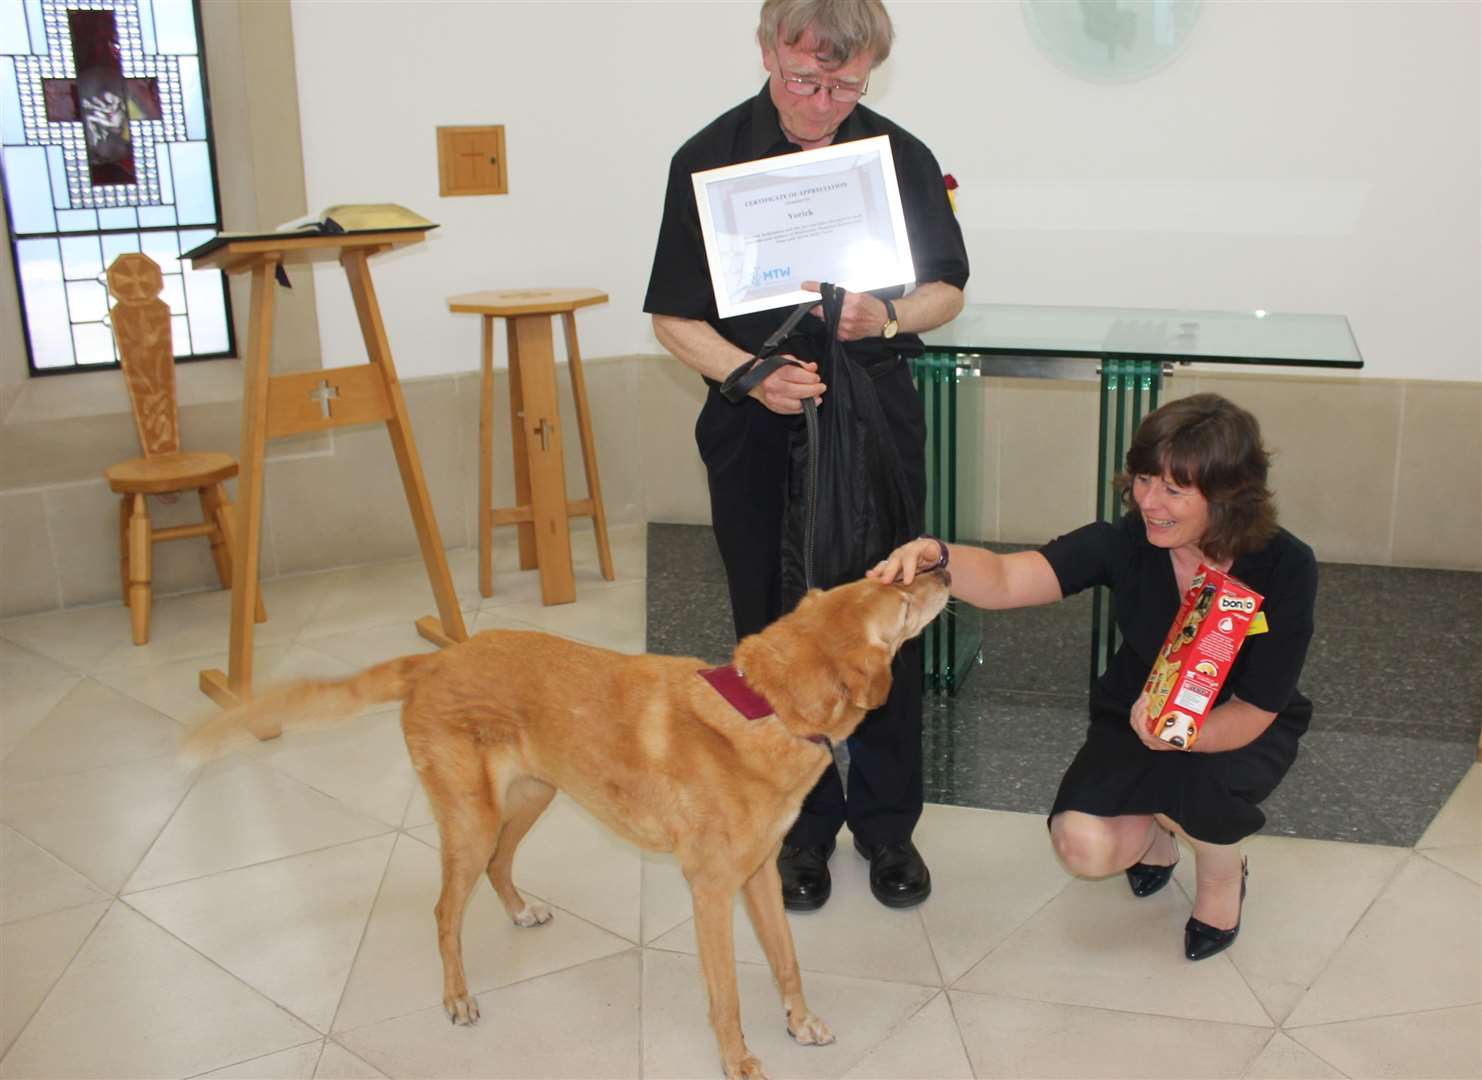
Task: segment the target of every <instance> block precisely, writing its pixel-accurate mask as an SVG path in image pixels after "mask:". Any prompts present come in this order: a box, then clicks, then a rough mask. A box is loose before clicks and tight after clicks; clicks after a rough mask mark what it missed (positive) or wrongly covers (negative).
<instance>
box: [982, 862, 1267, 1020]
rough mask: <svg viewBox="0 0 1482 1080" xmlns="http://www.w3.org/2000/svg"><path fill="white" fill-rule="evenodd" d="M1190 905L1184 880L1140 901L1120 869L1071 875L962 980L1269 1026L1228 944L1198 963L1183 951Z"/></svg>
mask: <svg viewBox="0 0 1482 1080" xmlns="http://www.w3.org/2000/svg"><path fill="white" fill-rule="evenodd" d="M1188 912H1189V902H1188V900H1187V899H1185V898H1184V897H1183V896H1182V895H1181V893H1180V891H1179V890H1178V889H1171V888H1170V889H1164V890H1163V891H1162V892H1160V893H1158V894H1156V895H1154V896H1151V897H1147V898H1145V899H1141V900H1139V899H1137V898H1136V897H1134V896H1132V894H1131V893H1129V892H1128V891H1127V882H1126V879H1125V878H1123V876H1122V875H1121V874H1118V875H1116V876H1115V877H1112V878H1107V879H1105V880H1102V881H1072V882H1071V883H1070V884H1069V885H1067V886H1066V887H1065V888H1064V889H1063V890H1062V891H1061V892H1060V894H1059V895H1058V896H1057V897H1055V899H1054V900H1052V901H1050V903H1049V904H1047V905H1046V906H1045V907H1044V908H1042V909H1041V910H1040V911H1039V913H1038V914H1036V915H1035V916H1034V917H1033V918H1031V919H1030V920H1029V921H1028V922H1026V923H1025V924H1024V925H1023V926H1021V927H1020V928H1019V929H1018V930H1017V931H1015V932H1014V934H1012V935H1011V936H1010V937H1009V938H1008V940H1007V941H1005V942H1004V943H1003V944H1002V945H1000V946H999V947H998V948H997V949H995V950H994V951H993V952H991V953H989V954H988V956H987V958H986V959H985V960H983V961H982V962H981V963H980V964H978V965H977V967H975V968H973V969H972V970H971V971H969V972H968V973H967V974H966V975H965V976H963V977H962V978H961V979H960V980H958V982H957V984H956V986H957V988H958V989H961V990H970V991H972V992H974V993H981V994H1004V995H1008V996H1012V997H1018V998H1030V999H1033V1000H1035V1001H1043V1002H1056V1003H1059V1004H1063V1005H1085V1006H1091V1007H1094V1008H1103V1009H1119V1010H1128V1011H1131V1012H1137V1013H1152V1014H1158V1015H1166V1016H1173V1017H1183V1018H1185V1019H1190V1020H1205V1021H1215V1022H1219V1023H1226V1024H1248V1025H1253V1026H1263V1025H1269V1024H1270V1020H1269V1018H1268V1017H1267V1015H1266V1013H1265V1010H1263V1009H1262V1008H1261V1005H1260V1002H1259V1001H1257V1000H1256V998H1255V996H1254V995H1253V994H1252V993H1251V991H1250V988H1249V987H1248V986H1246V984H1245V981H1244V980H1243V979H1241V977H1240V974H1239V973H1238V972H1237V971H1236V970H1235V968H1234V966H1233V965H1231V963H1230V957H1229V954H1228V953H1226V954H1225V955H1223V956H1217V957H1215V958H1213V959H1211V960H1206V961H1204V962H1203V963H1198V964H1191V963H1189V961H1188V960H1186V959H1184V955H1183V925H1184V922H1185V920H1186V919H1187V918H1188ZM1236 948H1239V945H1238V944H1237V945H1236Z"/></svg>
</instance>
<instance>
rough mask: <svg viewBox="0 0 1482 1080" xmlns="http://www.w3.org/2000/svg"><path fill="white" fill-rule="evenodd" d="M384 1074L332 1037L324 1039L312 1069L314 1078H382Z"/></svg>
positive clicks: (352, 1079) (332, 1079)
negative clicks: (317, 1063) (321, 1049)
mask: <svg viewBox="0 0 1482 1080" xmlns="http://www.w3.org/2000/svg"><path fill="white" fill-rule="evenodd" d="M385 1076H386V1074H385V1073H383V1072H382V1071H381V1070H380V1069H377V1068H373V1067H372V1066H370V1065H367V1064H366V1063H365V1062H363V1061H361V1060H360V1059H359V1058H358V1057H356V1056H355V1055H354V1054H352V1053H350V1051H348V1050H346V1049H345V1048H344V1047H343V1046H341V1045H340V1044H339V1043H337V1042H335V1041H334V1040H333V1039H326V1040H325V1042H324V1053H323V1054H322V1055H320V1058H319V1067H318V1068H317V1069H315V1070H314V1080H384V1077H385Z"/></svg>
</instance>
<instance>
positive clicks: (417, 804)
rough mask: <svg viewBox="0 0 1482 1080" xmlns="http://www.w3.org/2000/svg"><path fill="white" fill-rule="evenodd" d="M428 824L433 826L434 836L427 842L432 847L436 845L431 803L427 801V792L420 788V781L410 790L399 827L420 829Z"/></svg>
mask: <svg viewBox="0 0 1482 1080" xmlns="http://www.w3.org/2000/svg"><path fill="white" fill-rule="evenodd" d="M429 825H432V826H434V829H433V832H434V836H433V838H432V839H431V840H428V841H427V842H428V843H429V844H431V845H432V846H433V847H436V846H437V837H436V835H435V833H436V827H435V822H434V820H433V817H432V804H431V803H429V802H428V801H427V792H425V791H423V790H422V785H421V784H420V783H418V784H417V786H416V787H415V788H414V789H413V790H412V797H411V799H410V800H409V801H408V802H407V812H406V816H405V817H403V818H402V820H401V827H402V828H403V829H407V830H409V831H415V830H421V829H425V828H427V827H428V826H429Z"/></svg>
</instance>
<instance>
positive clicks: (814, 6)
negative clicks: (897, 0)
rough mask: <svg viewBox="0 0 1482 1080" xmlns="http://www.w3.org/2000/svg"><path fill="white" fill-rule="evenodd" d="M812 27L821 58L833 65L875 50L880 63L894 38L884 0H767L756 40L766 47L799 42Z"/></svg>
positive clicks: (877, 63) (877, 60)
mask: <svg viewBox="0 0 1482 1080" xmlns="http://www.w3.org/2000/svg"><path fill="white" fill-rule="evenodd" d="M809 27H812V28H813V34H814V36H815V37H816V38H817V39H818V53H817V55H818V58H819V59H820V60H821V61H823V63H824V64H826V65H828V66H830V67H832V66H834V65H837V64H843V63H847V62H848V61H849V60H850V59H852V58H853V57H856V56H859V55H860V54H862V53H873V54H874V58H875V60H874V63H875V66H879V65H880V64H882V63H884V61H885V58H886V57H887V56H889V55H890V44H891V42H892V41H894V40H895V30H894V28H893V27H892V26H891V25H890V16H889V15H888V14H886V12H885V5H884V4H883V3H882V2H881V0H766V2H765V3H764V4H762V18H761V22H760V23H758V24H757V28H756V40H757V42H758V43H760V45H761V46H762V48H764V49H771V48H775V47H776V46H777V45H778V44H779V43H781V44H785V45H796V44H797V42H798V39H799V38H801V37H802V36H803V31H805V30H807V29H808V28H809Z"/></svg>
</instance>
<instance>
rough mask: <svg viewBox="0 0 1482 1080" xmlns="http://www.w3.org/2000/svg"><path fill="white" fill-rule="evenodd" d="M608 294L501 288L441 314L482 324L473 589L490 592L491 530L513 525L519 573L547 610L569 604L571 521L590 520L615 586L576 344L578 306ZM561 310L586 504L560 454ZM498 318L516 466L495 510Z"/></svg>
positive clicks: (452, 300) (458, 299)
mask: <svg viewBox="0 0 1482 1080" xmlns="http://www.w3.org/2000/svg"><path fill="white" fill-rule="evenodd" d="M606 302H607V294H606V293H601V292H597V291H596V290H595V289H503V290H496V291H493V292H477V293H466V294H464V295H462V296H450V297H448V310H449V311H453V312H467V313H470V314H474V315H482V316H483V318H484V357H483V382H482V385H481V389H480V396H479V592H480V593H482V594H483V595H484V596H493V595H494V571H493V536H492V533H493V529H494V527H495V526H496V525H515V526H518V528H519V537H520V569H521V570H530V569H533V568H535V567H537V566H538V567H539V568H540V598H541V601H542V602H543V603H545V604H569V603H571V602H572V601H573V600H575V599H576V579H575V577H574V575H573V573H572V570H571V531H570V523H569V519H570V518H573V517H583V516H586V517H590V518H591V519H592V524H593V525H594V526H595V529H596V533H597V559H598V561H599V562H600V564H601V567H602V576H603V577H604V578H606V579H607V580H608V581H611V580H613V577H614V575H613V570H612V550H611V548H610V547H609V546H608V543H607V514H606V512H605V511H604V510H603V508H602V485H601V482H600V481H599V480H598V479H597V450H596V447H595V445H594V444H593V441H592V411H591V408H590V406H589V405H588V404H587V384H586V380H585V379H584V378H583V377H582V372H581V352H580V350H579V349H578V348H577V344H576V309H577V308H582V307H588V306H590V305H592V304H604V303H606ZM557 314H559V315H560V316H561V321H562V323H563V324H564V325H565V329H566V358H567V360H568V362H569V365H570V367H571V392H572V394H573V395H574V396H575V398H576V423H577V428H578V429H579V432H580V435H581V453H582V463H583V464H584V465H585V466H586V472H587V498H585V499H578V500H576V501H570V500H568V499H567V498H566V467H565V461H564V459H563V457H562V455H561V417H560V409H559V407H558V405H557V402H556V355H555V351H554V349H553V347H552V339H551V316H552V315H557ZM501 318H502V319H505V320H507V321H506V331H507V341H508V348H509V413H510V436H511V440H512V443H513V451H514V466H515V501H516V503H517V504H518V505H516V506H512V507H505V508H501V509H495V508H494V506H493V501H494V461H493V458H494V431H493V428H494V320H495V319H501Z"/></svg>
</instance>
